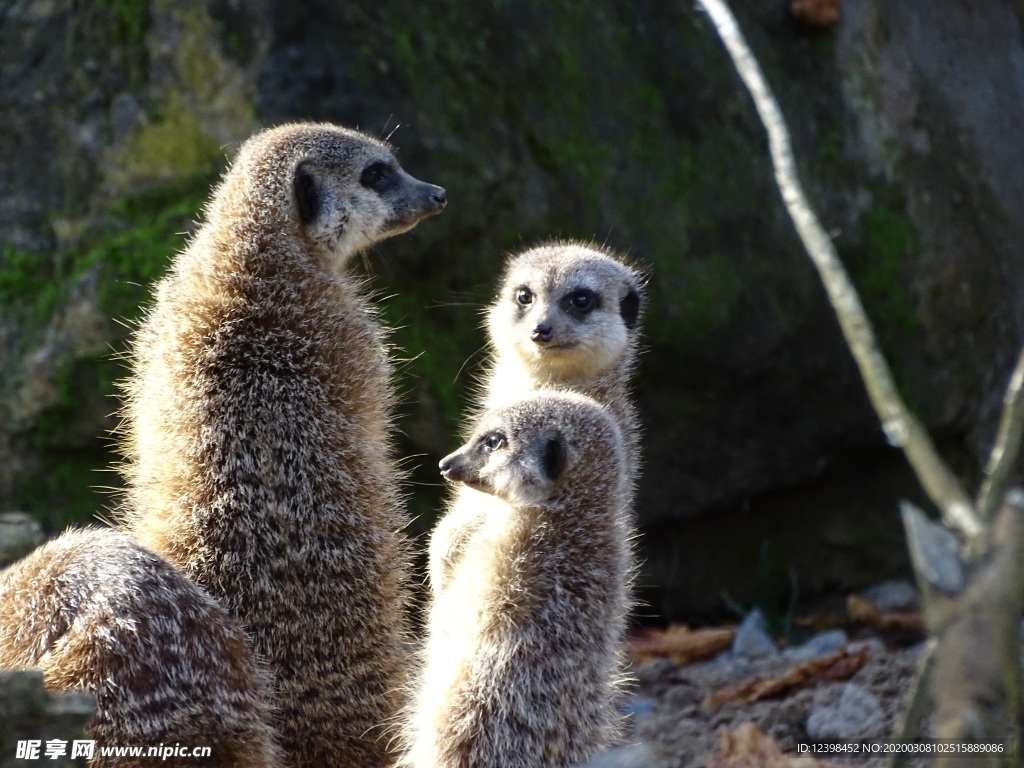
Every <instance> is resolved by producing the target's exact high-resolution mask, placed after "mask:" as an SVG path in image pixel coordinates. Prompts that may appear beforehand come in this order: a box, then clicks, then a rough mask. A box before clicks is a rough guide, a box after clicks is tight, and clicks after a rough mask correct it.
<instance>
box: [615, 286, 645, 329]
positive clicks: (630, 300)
mask: <svg viewBox="0 0 1024 768" xmlns="http://www.w3.org/2000/svg"><path fill="white" fill-rule="evenodd" d="M619 314H620V315H621V316H622V322H624V323H625V324H626V327H627V328H628V329H629V330H633V328H634V326H636V320H637V318H638V317H639V316H640V294H639V293H637V290H636V289H635V288H633V287H630V289H629V292H628V293H626V295H625V296H623V297H622V300H621V301H620V302H619Z"/></svg>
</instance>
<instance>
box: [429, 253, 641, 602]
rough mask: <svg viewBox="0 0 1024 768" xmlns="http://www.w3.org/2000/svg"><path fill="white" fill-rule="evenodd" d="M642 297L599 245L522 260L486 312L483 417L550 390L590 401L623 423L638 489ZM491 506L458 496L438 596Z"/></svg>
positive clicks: (436, 568) (441, 536)
mask: <svg viewBox="0 0 1024 768" xmlns="http://www.w3.org/2000/svg"><path fill="white" fill-rule="evenodd" d="M643 294H644V289H643V282H642V280H641V278H640V275H639V274H638V273H637V271H636V270H634V269H633V268H631V267H629V266H628V265H626V264H625V263H623V262H622V261H621V260H620V259H619V258H618V257H616V256H615V255H614V254H613V253H612V252H611V251H608V250H603V249H599V248H597V247H595V246H592V245H586V244H583V243H576V242H552V243H547V244H545V245H541V246H538V247H536V248H531V249H529V250H527V251H524V252H523V253H520V254H518V255H516V256H513V257H512V258H511V260H510V261H509V263H508V265H507V267H506V269H505V274H504V277H503V278H502V281H501V287H500V289H499V291H498V297H497V299H496V300H495V302H494V303H493V304H492V305H491V307H490V310H489V311H488V313H487V330H488V335H489V339H490V346H491V360H490V362H489V365H488V367H487V373H486V374H485V376H484V378H483V381H482V386H481V394H480V403H479V406H478V408H479V410H485V409H487V408H494V407H497V406H500V405H502V404H505V403H508V402H514V401H515V400H517V399H518V398H520V397H522V396H523V395H524V394H526V393H527V392H531V391H533V390H536V389H539V388H541V387H548V388H556V389H561V390H570V391H574V392H581V393H583V394H586V395H589V396H590V397H593V398H594V399H595V400H597V401H598V402H600V403H601V404H603V405H604V406H606V407H607V408H608V409H609V410H610V411H611V412H612V415H613V416H614V417H615V419H616V421H617V422H618V425H619V429H620V430H622V433H623V437H624V439H625V441H626V445H627V470H626V474H627V476H628V477H629V482H630V485H631V486H632V485H634V484H635V482H636V476H637V472H638V468H639V464H640V445H639V442H640V441H639V423H638V419H637V415H636V410H635V409H634V406H633V403H632V399H631V397H630V392H629V380H630V376H631V375H632V372H633V367H634V363H635V359H636V353H637V345H638V337H639V333H640V314H641V305H642V303H643ZM490 503H491V502H489V501H488V500H487V499H486V498H480V497H479V494H477V493H476V492H475V491H474V490H472V489H470V488H465V487H461V488H458V489H456V491H455V492H454V494H453V496H452V499H451V501H450V502H449V504H448V510H447V512H446V514H445V515H444V517H442V518H441V520H440V521H439V522H438V524H437V526H436V527H435V528H434V531H433V533H432V534H431V539H430V556H429V571H430V582H431V586H432V589H433V591H434V593H435V594H436V593H437V592H438V591H439V590H440V589H441V588H443V586H444V582H445V580H446V579H447V577H448V574H449V573H450V571H451V568H452V564H453V563H454V561H456V560H457V559H458V558H459V557H460V556H461V553H462V551H463V548H464V546H465V542H466V540H467V538H468V537H469V536H470V535H471V534H472V532H473V528H474V527H475V526H476V525H477V524H478V523H479V521H480V519H481V518H482V517H483V516H484V515H486V509H487V506H488V504H490Z"/></svg>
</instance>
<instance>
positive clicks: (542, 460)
mask: <svg viewBox="0 0 1024 768" xmlns="http://www.w3.org/2000/svg"><path fill="white" fill-rule="evenodd" d="M627 462H628V446H627V444H626V442H625V440H624V439H623V435H622V432H621V430H620V429H619V427H618V424H617V420H616V419H615V418H614V417H613V416H612V415H611V414H610V412H609V411H608V410H607V409H605V408H604V407H603V406H602V405H600V404H598V403H597V402H595V401H594V400H592V399H590V398H588V397H585V396H583V395H579V394H575V393H569V392H552V391H543V390H542V391H538V392H535V393H532V394H528V395H527V396H526V397H524V398H523V399H521V400H519V401H517V402H514V403H512V404H510V405H505V406H502V407H500V408H497V409H495V410H492V411H488V412H487V413H485V414H484V415H483V416H482V418H481V419H480V421H479V423H478V424H477V426H476V429H475V431H474V433H473V435H472V437H471V438H470V439H469V441H468V443H467V444H466V445H465V446H463V447H462V448H460V449H459V450H458V451H456V452H455V453H453V454H451V455H450V456H448V457H446V458H445V459H443V460H442V461H441V472H442V474H443V475H444V476H445V478H447V479H448V480H450V481H453V482H458V483H462V484H464V485H466V486H468V487H471V488H474V489H477V490H478V491H480V492H481V493H482V494H489V495H492V496H493V497H494V498H495V499H496V500H497V501H496V503H494V504H491V505H489V506H488V508H487V515H486V517H484V518H483V519H482V520H480V522H479V525H477V526H476V527H475V528H474V529H473V531H472V533H471V534H470V536H469V538H468V540H467V542H466V546H465V550H464V554H463V556H462V557H461V558H460V559H459V560H458V561H456V562H455V563H454V564H453V567H452V571H451V573H450V575H449V578H448V580H447V581H446V583H445V585H444V588H443V589H442V590H441V592H440V594H438V595H437V596H436V598H435V600H434V603H433V605H432V607H431V611H430V617H429V625H428V630H429V632H428V637H427V640H426V644H425V649H424V664H423V669H422V673H421V679H420V680H419V682H418V684H417V687H416V690H415V700H414V702H413V704H412V706H411V708H410V712H409V717H408V722H407V726H406V728H407V734H406V738H407V739H408V744H407V750H406V753H405V756H404V758H403V765H406V766H410V768H478V766H502V768H541V767H543V768H561V767H563V766H566V767H567V766H573V765H576V764H578V763H582V762H584V761H586V760H588V759H589V758H591V757H593V756H594V755H595V754H596V753H597V752H599V751H600V750H601V749H602V748H604V747H607V746H608V745H610V744H611V743H613V741H614V740H615V739H616V737H617V735H618V726H619V721H620V715H619V713H618V710H617V707H616V702H617V699H618V696H619V693H620V687H621V682H622V674H621V672H622V658H621V643H622V637H623V633H624V630H625V621H626V615H627V612H628V609H629V605H630V604H629V583H630V579H631V573H632V556H631V549H630V541H631V538H632V536H633V528H632V522H631V514H630V511H629V496H630V490H629V479H628V477H627V474H626V467H627Z"/></svg>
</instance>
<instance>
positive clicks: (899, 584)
mask: <svg viewBox="0 0 1024 768" xmlns="http://www.w3.org/2000/svg"><path fill="white" fill-rule="evenodd" d="M861 594H862V595H863V596H864V597H865V598H867V599H868V600H870V601H871V602H872V603H874V604H875V606H876V607H877V608H878V610H880V611H907V610H914V609H916V608H917V607H918V606H919V602H918V597H917V589H916V588H915V587H914V585H913V584H911V583H910V582H909V581H905V580H903V579H894V580H892V581H883V582H882V583H881V584H876V585H875V586H873V587H870V588H868V589H865V590H864V591H863V592H862V593H861Z"/></svg>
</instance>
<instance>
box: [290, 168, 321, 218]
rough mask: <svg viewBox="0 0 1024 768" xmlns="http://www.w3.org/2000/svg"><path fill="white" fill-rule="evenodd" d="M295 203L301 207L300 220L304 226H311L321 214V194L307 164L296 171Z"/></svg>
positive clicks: (294, 183) (294, 184)
mask: <svg viewBox="0 0 1024 768" xmlns="http://www.w3.org/2000/svg"><path fill="white" fill-rule="evenodd" d="M293 186H294V187H295V202H296V204H297V205H298V207H299V218H300V219H301V220H302V223H303V224H309V223H310V222H312V221H313V219H315V218H316V215H317V214H318V213H320V192H319V190H318V189H317V188H316V179H314V178H313V174H312V173H310V172H309V168H307V167H306V165H305V164H302V165H300V166H299V167H298V168H296V169H295V180H294V182H293Z"/></svg>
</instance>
